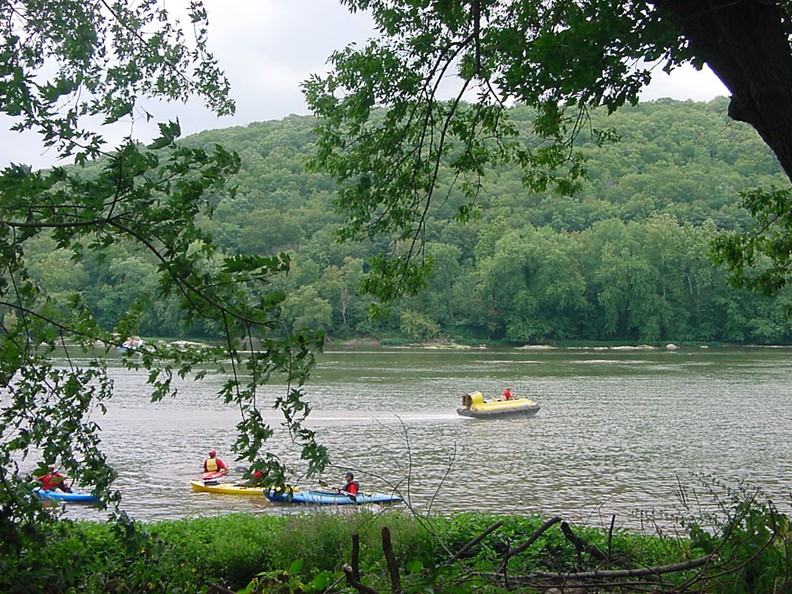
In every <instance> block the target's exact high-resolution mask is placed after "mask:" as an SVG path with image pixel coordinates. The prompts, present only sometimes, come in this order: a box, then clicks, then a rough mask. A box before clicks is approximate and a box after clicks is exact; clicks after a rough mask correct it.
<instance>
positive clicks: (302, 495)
mask: <svg viewBox="0 0 792 594" xmlns="http://www.w3.org/2000/svg"><path fill="white" fill-rule="evenodd" d="M264 495H265V496H266V497H267V499H269V500H270V501H272V502H274V503H307V504H316V505H361V504H364V503H380V504H387V503H401V502H402V501H404V499H402V498H401V497H396V496H395V495H385V494H384V493H358V494H357V495H356V496H354V497H353V496H351V495H347V494H345V493H339V492H337V491H326V490H315V491H286V492H284V491H266V492H265V493H264Z"/></svg>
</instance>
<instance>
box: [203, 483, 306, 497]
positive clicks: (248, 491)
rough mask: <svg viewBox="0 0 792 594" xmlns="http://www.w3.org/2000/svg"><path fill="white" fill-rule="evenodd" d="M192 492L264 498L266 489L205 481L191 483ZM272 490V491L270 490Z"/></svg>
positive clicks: (296, 489) (294, 489)
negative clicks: (207, 482)
mask: <svg viewBox="0 0 792 594" xmlns="http://www.w3.org/2000/svg"><path fill="white" fill-rule="evenodd" d="M190 485H191V486H192V490H193V491H195V492H196V493H219V494H221V495H253V496H254V497H263V496H264V491H266V490H267V489H266V488H265V487H243V486H242V485H237V484H236V483H214V484H212V483H211V482H210V483H209V484H206V483H205V482H203V481H190ZM270 490H271V489H270ZM292 490H293V491H299V490H300V489H298V488H297V487H293V488H292Z"/></svg>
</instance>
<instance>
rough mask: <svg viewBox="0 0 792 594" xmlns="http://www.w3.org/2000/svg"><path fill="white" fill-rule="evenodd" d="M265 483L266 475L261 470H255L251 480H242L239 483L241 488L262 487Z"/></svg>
mask: <svg viewBox="0 0 792 594" xmlns="http://www.w3.org/2000/svg"><path fill="white" fill-rule="evenodd" d="M263 482H264V473H263V472H261V471H260V470H254V471H253V473H252V474H251V475H250V478H249V479H242V480H241V481H237V483H236V484H237V485H239V486H240V487H260V486H261V485H262V484H263Z"/></svg>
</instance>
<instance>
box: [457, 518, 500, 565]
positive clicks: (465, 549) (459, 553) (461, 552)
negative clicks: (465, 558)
mask: <svg viewBox="0 0 792 594" xmlns="http://www.w3.org/2000/svg"><path fill="white" fill-rule="evenodd" d="M501 526H503V520H499V521H498V522H495V523H494V524H493V525H492V526H490V527H489V528H487V529H486V530H485V531H484V532H482V533H481V534H479V535H478V536H477V537H476V538H474V539H473V540H471V541H470V542H468V543H467V544H466V545H465V546H464V547H462V548H461V549H459V550H458V551H457V552H456V553H455V554H454V556H453V557H451V558H450V559H449V560H448V563H449V564H451V563H453V562H454V561H456V560H457V559H459V558H460V557H461V556H462V555H464V554H465V553H467V552H468V551H469V550H470V549H471V548H472V547H474V546H476V545H477V544H478V543H480V542H481V541H482V540H484V539H485V538H486V537H487V536H489V535H490V534H492V533H493V532H494V531H495V530H497V529H498V528H500V527H501Z"/></svg>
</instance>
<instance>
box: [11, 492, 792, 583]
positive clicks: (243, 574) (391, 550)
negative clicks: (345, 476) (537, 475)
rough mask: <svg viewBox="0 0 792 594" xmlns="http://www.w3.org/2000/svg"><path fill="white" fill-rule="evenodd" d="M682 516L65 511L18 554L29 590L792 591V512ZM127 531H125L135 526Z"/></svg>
mask: <svg viewBox="0 0 792 594" xmlns="http://www.w3.org/2000/svg"><path fill="white" fill-rule="evenodd" d="M692 499H693V498H692V497H691V496H690V495H687V496H683V508H685V509H686V510H687V512H689V514H688V517H686V518H682V519H681V525H682V526H683V527H684V528H685V530H686V534H685V536H683V537H679V536H677V535H674V536H669V535H666V534H664V533H663V532H662V531H658V532H657V533H656V534H653V535H640V534H637V533H634V532H630V531H628V530H619V529H616V530H614V529H613V528H611V529H609V530H603V529H593V528H588V527H584V526H574V525H569V524H567V523H566V522H564V521H562V519H561V518H557V517H556V518H551V519H548V520H543V519H542V518H539V517H515V516H494V515H485V514H476V513H469V514H460V515H457V516H455V517H453V518H448V517H436V518H432V519H427V518H422V517H420V516H417V515H406V514H402V513H398V512H388V513H379V514H377V513H370V512H369V511H363V510H361V511H359V512H356V513H352V514H339V513H314V514H303V515H294V516H290V515H282V516H254V515H250V514H238V515H230V516H224V517H214V518H197V519H187V520H179V521H170V522H159V523H154V524H150V525H147V526H145V527H141V526H139V525H134V524H128V525H115V526H112V525H102V524H96V523H90V522H77V523H71V522H63V523H60V524H58V526H57V528H56V530H55V531H54V532H53V533H52V534H51V535H50V539H49V542H48V544H47V546H46V547H41V548H37V549H32V550H30V551H27V553H26V554H25V555H23V556H22V557H21V558H20V560H19V562H18V563H16V564H13V565H12V564H7V563H4V564H3V566H2V571H0V591H2V592H7V593H9V594H14V593H16V592H29V591H44V590H46V591H48V592H53V593H57V592H76V591H80V592H97V593H98V592H166V591H167V592H234V591H244V592H247V593H251V594H252V593H263V592H267V593H271V592H284V593H286V592H289V593H297V592H302V593H320V592H367V593H369V594H370V593H371V592H384V591H400V592H404V593H410V592H416V593H417V592H449V593H450V592H473V591H476V592H505V591H520V592H534V591H537V590H543V589H546V588H549V587H557V588H565V587H570V586H572V585H575V586H577V587H580V586H585V587H587V588H595V589H597V590H596V591H600V592H602V591H605V592H640V591H648V590H652V589H653V590H652V591H655V592H679V593H681V592H707V593H710V594H720V593H723V594H742V593H749V592H750V593H751V594H763V593H767V594H770V593H773V594H779V593H785V592H786V593H788V592H792V533H790V525H789V518H788V517H787V516H785V515H783V514H780V513H778V511H777V510H776V509H775V507H774V506H773V505H772V503H769V502H762V501H761V500H759V499H758V498H757V496H756V494H755V493H752V492H750V491H748V490H747V489H743V488H740V489H735V490H727V496H726V497H725V498H723V499H722V500H720V501H718V502H717V503H716V505H715V506H710V511H708V512H706V513H702V512H701V511H700V510H699V511H697V512H695V513H694V511H693V506H692V505H691V502H692ZM122 532H123V533H124V534H123V536H124V538H120V537H121V536H122V534H121V533H122Z"/></svg>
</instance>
